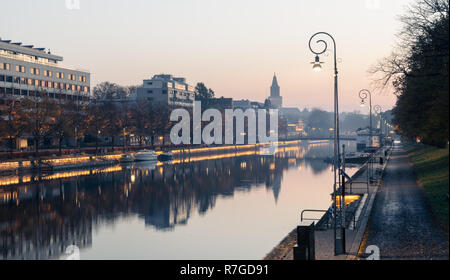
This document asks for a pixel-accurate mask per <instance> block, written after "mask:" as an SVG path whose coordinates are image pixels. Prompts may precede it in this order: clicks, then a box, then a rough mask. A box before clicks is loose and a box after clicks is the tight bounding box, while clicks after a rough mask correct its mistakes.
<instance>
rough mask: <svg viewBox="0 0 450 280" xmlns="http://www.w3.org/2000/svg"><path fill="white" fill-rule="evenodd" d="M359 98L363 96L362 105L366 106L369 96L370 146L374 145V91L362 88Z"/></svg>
mask: <svg viewBox="0 0 450 280" xmlns="http://www.w3.org/2000/svg"><path fill="white" fill-rule="evenodd" d="M358 95H359V98H361V106H362V107H364V106H365V105H366V99H367V98H369V130H370V131H369V137H370V142H369V143H370V146H372V93H370V91H369V90H367V89H362V90H360V91H359V93H358Z"/></svg>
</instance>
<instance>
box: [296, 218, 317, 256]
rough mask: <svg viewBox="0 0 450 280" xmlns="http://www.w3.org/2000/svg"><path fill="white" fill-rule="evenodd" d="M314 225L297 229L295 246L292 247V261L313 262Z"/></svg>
mask: <svg viewBox="0 0 450 280" xmlns="http://www.w3.org/2000/svg"><path fill="white" fill-rule="evenodd" d="M315 259H316V254H315V239H314V223H312V224H311V225H310V226H298V227H297V245H296V246H295V247H294V260H310V261H312V260H315Z"/></svg>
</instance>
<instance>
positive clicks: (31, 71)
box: [30, 68, 39, 75]
mask: <svg viewBox="0 0 450 280" xmlns="http://www.w3.org/2000/svg"><path fill="white" fill-rule="evenodd" d="M30 73H31V74H33V75H39V68H30Z"/></svg>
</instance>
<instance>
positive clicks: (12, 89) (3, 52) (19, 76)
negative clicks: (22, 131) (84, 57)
mask: <svg viewBox="0 0 450 280" xmlns="http://www.w3.org/2000/svg"><path fill="white" fill-rule="evenodd" d="M62 60H63V58H62V57H61V56H57V55H54V54H51V53H50V51H45V49H44V48H35V47H34V46H32V45H22V43H12V42H11V41H10V40H1V39H0V105H1V104H2V103H4V102H5V100H7V99H13V98H18V97H26V96H33V97H35V96H40V97H43V95H47V96H48V97H50V98H56V99H66V100H89V98H90V73H89V71H87V70H81V69H76V68H71V67H66V66H62V65H60V64H58V63H59V62H61V61H62Z"/></svg>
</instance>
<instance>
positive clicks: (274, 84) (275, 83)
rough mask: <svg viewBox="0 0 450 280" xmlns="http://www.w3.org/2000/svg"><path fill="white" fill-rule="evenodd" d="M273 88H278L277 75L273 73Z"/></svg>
mask: <svg viewBox="0 0 450 280" xmlns="http://www.w3.org/2000/svg"><path fill="white" fill-rule="evenodd" d="M272 87H278V81H277V75H276V74H275V72H273V80H272Z"/></svg>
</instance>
